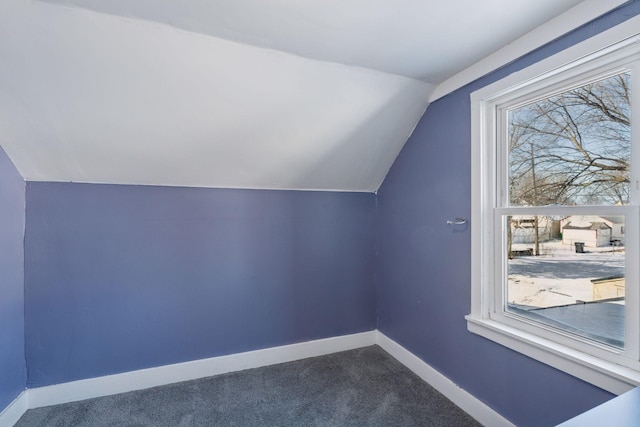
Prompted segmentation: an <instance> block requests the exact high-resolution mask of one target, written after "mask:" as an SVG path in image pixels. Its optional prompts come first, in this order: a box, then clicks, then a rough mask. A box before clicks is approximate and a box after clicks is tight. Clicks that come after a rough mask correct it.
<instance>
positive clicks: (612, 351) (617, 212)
mask: <svg viewBox="0 0 640 427" xmlns="http://www.w3.org/2000/svg"><path fill="white" fill-rule="evenodd" d="M533 215H538V216H563V217H564V216H570V215H602V216H624V218H625V227H626V233H625V234H626V236H628V237H627V238H626V239H625V318H624V327H625V333H624V337H625V348H624V349H623V350H622V349H618V348H615V347H611V346H608V345H606V344H603V343H600V342H597V341H595V340H591V339H588V338H585V337H581V336H578V335H575V334H572V333H569V332H565V331H562V330H560V329H557V328H553V327H551V326H548V325H544V324H541V323H538V322H535V321H533V320H530V319H527V318H525V317H523V316H519V315H517V314H514V313H511V312H509V311H507V310H505V302H506V301H505V294H506V289H507V286H508V280H507V274H506V271H507V265H506V263H507V254H506V251H507V248H506V227H505V225H504V220H503V218H504V216H533ZM492 217H493V221H492V226H491V227H492V233H491V235H493V236H494V237H493V249H492V253H493V254H494V263H493V271H492V274H491V275H492V277H493V285H492V286H488V288H489V292H490V295H489V298H488V302H489V304H488V307H487V309H488V318H490V319H492V320H496V321H499V322H501V323H504V324H506V325H509V326H513V327H515V328H519V329H522V330H524V331H526V332H528V333H531V334H534V335H538V336H540V337H542V338H545V339H548V340H551V341H554V342H558V343H561V344H563V345H566V346H568V347H571V348H574V349H576V350H579V351H582V352H584V353H587V354H591V355H593V356H596V357H599V358H602V359H604V360H608V361H610V362H613V363H617V364H620V365H623V366H626V367H629V368H631V369H636V370H640V332H639V331H640V310H638V307H640V298H639V296H640V295H639V294H640V292H639V288H640V286H638V283H639V280H640V271H639V270H640V268H639V262H638V253H639V246H640V240H639V239H638V238H637V236H638V235H639V233H640V208H639V207H638V206H630V205H628V206H540V207H508V208H495V209H494V210H493V214H492ZM634 237H635V238H634Z"/></svg>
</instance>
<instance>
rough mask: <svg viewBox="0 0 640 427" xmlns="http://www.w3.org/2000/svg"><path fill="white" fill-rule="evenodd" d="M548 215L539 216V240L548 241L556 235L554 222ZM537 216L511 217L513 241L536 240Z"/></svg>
mask: <svg viewBox="0 0 640 427" xmlns="http://www.w3.org/2000/svg"><path fill="white" fill-rule="evenodd" d="M555 222H557V221H551V220H549V219H548V217H545V216H540V217H538V242H546V241H548V240H551V238H552V237H554V234H558V233H557V232H555V233H554V229H556V228H558V227H554V225H555V224H554V223H555ZM534 224H535V217H533V216H519V217H513V218H512V219H511V236H512V239H513V240H512V242H513V243H534V242H535V227H534Z"/></svg>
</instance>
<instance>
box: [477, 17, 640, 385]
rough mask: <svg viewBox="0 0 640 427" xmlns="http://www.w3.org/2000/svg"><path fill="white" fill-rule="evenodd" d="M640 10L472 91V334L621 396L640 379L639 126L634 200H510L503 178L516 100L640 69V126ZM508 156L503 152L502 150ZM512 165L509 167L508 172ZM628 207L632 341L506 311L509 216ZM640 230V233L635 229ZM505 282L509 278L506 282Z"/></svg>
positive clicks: (636, 119)
mask: <svg viewBox="0 0 640 427" xmlns="http://www.w3.org/2000/svg"><path fill="white" fill-rule="evenodd" d="M638 28H640V17H635V18H632V19H630V20H628V21H626V22H625V23H623V24H621V25H618V26H617V27H614V28H612V29H610V30H608V31H606V32H604V33H601V34H599V35H597V36H595V37H592V38H591V39H589V40H587V41H585V42H582V43H580V44H577V45H575V46H573V47H571V48H569V49H566V50H565V51H563V52H561V53H559V54H556V55H554V56H552V57H550V58H547V59H545V60H543V61H541V62H538V63H536V64H534V65H532V66H530V67H527V68H526V69H524V70H522V71H519V72H517V73H514V74H512V75H510V76H508V77H506V78H504V79H502V80H499V81H497V82H495V83H493V84H491V85H489V86H486V87H484V88H482V89H480V90H478V91H476V92H474V93H472V94H471V121H472V123H471V132H472V135H471V143H472V150H471V154H472V159H471V160H472V170H471V178H472V183H471V186H472V200H471V203H472V216H471V233H472V250H471V268H472V283H471V287H472V295H471V313H470V314H469V315H468V316H466V319H467V326H468V329H469V331H470V332H473V333H476V334H478V335H481V336H483V337H485V338H488V339H490V340H492V341H495V342H497V343H499V344H501V345H504V346H506V347H508V348H511V349H513V350H515V351H518V352H520V353H523V354H525V355H527V356H529V357H532V358H534V359H536V360H538V361H541V362H543V363H546V364H548V365H550V366H553V367H555V368H557V369H560V370H562V371H564V372H567V373H569V374H571V375H574V376H576V377H578V378H581V379H583V380H585V381H587V382H589V383H591V384H594V385H596V386H598V387H600V388H603V389H605V390H608V391H610V392H612V393H615V394H620V393H623V392H625V391H628V390H630V389H631V388H633V387H636V386H638V385H640V267H639V264H640V238H639V237H638V236H640V220H639V215H640V208H639V206H640V175H639V173H640V132H638V131H637V130H635V131H634V130H633V129H632V132H631V133H632V136H631V137H632V144H631V145H632V154H631V155H632V159H631V164H632V168H633V169H632V171H631V184H630V198H631V204H630V205H629V206H625V207H620V206H617V207H607V206H595V207H594V206H585V207H583V206H578V207H573V206H572V207H562V206H557V207H555V206H554V207H532V208H527V207H525V208H513V207H507V205H506V204H505V203H504V202H503V200H502V198H503V197H504V195H503V194H500V189H501V188H502V187H501V186H500V185H499V183H498V178H499V177H503V176H504V174H505V173H506V170H504V168H506V162H505V161H501V159H504V154H505V152H506V148H505V149H504V150H500V149H499V143H500V142H499V139H500V136H499V126H500V124H501V123H502V124H503V125H504V119H505V117H506V116H505V113H504V111H506V110H507V109H508V108H509V107H510V106H513V105H518V103H519V102H522V100H523V99H527V100H530V99H535V97H538V96H539V97H541V98H542V97H544V96H548V95H549V94H552V93H557V91H558V90H562V89H564V88H567V87H572V85H575V84H581V83H582V82H584V81H585V80H589V79H596V78H601V77H603V76H610V75H613V74H616V73H618V72H620V71H624V70H630V71H631V73H632V84H633V85H634V86H633V92H632V99H631V103H632V123H633V124H634V126H636V127H637V128H639V129H640V32H639V31H638V30H637V29H638ZM501 156H502V157H501ZM500 168H503V170H500ZM613 211H615V215H620V214H623V215H624V216H625V232H626V239H625V243H626V248H625V254H626V258H625V275H626V284H627V285H626V306H625V349H624V350H616V349H613V348H612V347H608V346H606V345H600V344H597V343H595V342H593V341H590V340H587V339H581V338H578V337H576V336H574V335H570V334H563V333H562V332H559V331H557V330H554V329H552V328H547V327H545V326H543V325H540V324H536V323H534V322H530V321H527V320H526V319H524V318H522V317H519V316H512V315H510V314H509V313H507V312H504V309H503V307H504V300H503V298H504V292H503V288H502V286H503V284H502V278H503V277H504V275H503V274H502V272H503V271H504V262H506V261H505V257H504V256H502V255H501V254H502V251H503V250H504V240H503V236H502V233H503V228H504V227H503V225H502V224H503V223H502V222H501V221H498V220H497V218H502V215H504V214H508V215H532V214H537V215H566V214H567V213H568V212H570V213H571V214H576V213H577V214H580V213H583V214H587V213H588V214H602V215H605V214H608V215H613ZM632 236H634V237H635V238H634V237H632ZM504 285H505V286H506V284H504Z"/></svg>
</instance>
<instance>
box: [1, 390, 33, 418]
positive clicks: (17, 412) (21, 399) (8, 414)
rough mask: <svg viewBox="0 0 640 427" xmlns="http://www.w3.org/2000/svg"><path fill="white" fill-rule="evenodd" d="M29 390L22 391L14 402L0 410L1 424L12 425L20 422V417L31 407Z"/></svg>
mask: <svg viewBox="0 0 640 427" xmlns="http://www.w3.org/2000/svg"><path fill="white" fill-rule="evenodd" d="M27 394H28V393H27V390H25V391H23V392H22V393H20V395H19V396H18V397H16V398H15V399H14V400H13V402H11V403H10V404H9V406H7V407H6V408H4V410H3V411H2V412H0V426H12V425H14V424H15V423H17V422H18V420H19V419H20V417H21V416H22V415H23V414H24V413H25V412H27V409H29V399H28V396H27Z"/></svg>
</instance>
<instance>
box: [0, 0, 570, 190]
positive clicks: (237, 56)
mask: <svg viewBox="0 0 640 427" xmlns="http://www.w3.org/2000/svg"><path fill="white" fill-rule="evenodd" d="M577 3H580V1H579V0H519V1H510V0H485V1H483V2H479V1H477V0H457V1H455V0H454V1H449V2H440V1H437V2H436V1H424V0H353V1H346V2H345V1H337V0H330V1H326V0H325V1H299V0H182V1H178V0H172V1H169V0H110V1H103V0H48V1H29V0H4V1H2V2H0V146H2V147H3V148H4V150H5V151H6V152H7V154H8V155H9V157H10V158H11V159H12V161H13V162H14V164H15V165H16V167H17V168H18V170H19V171H20V173H21V174H22V175H23V177H24V178H25V179H26V180H35V181H74V182H97V183H121V184H154V185H173V186H199V187H228V188H272V189H311V190H320V189H326V190H342V191H376V189H377V188H378V187H379V185H380V183H381V182H382V180H383V179H384V177H385V175H386V173H387V171H388V170H389V168H390V166H391V164H392V163H393V161H394V159H395V157H396V156H397V154H398V152H399V151H400V149H401V148H402V146H403V144H404V143H405V141H406V140H407V138H408V136H409V135H410V133H411V131H412V129H413V128H414V126H415V125H416V123H417V121H418V120H419V118H420V116H421V115H422V114H423V112H424V110H425V109H426V108H427V105H428V99H429V96H430V94H431V93H432V92H433V90H434V88H435V87H436V85H437V84H438V83H440V82H442V81H444V80H446V79H447V78H448V77H451V76H452V75H454V74H455V73H457V72H459V71H461V70H463V69H465V68H466V67H468V66H470V65H471V64H473V63H474V62H476V61H478V60H479V59H481V58H483V57H484V56H486V55H488V54H489V53H491V52H493V51H495V50H497V49H498V48H500V47H502V46H504V45H506V44H507V43H509V42H510V41H512V40H514V39H516V38H517V37H519V36H521V35H523V34H525V33H527V32H528V31H530V30H532V29H534V28H535V27H537V26H539V25H540V24H542V23H543V22H545V21H548V20H549V19H550V18H552V17H554V16H556V15H558V14H560V13H562V12H564V11H566V10H567V9H569V8H571V7H572V6H574V5H576V4H577Z"/></svg>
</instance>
